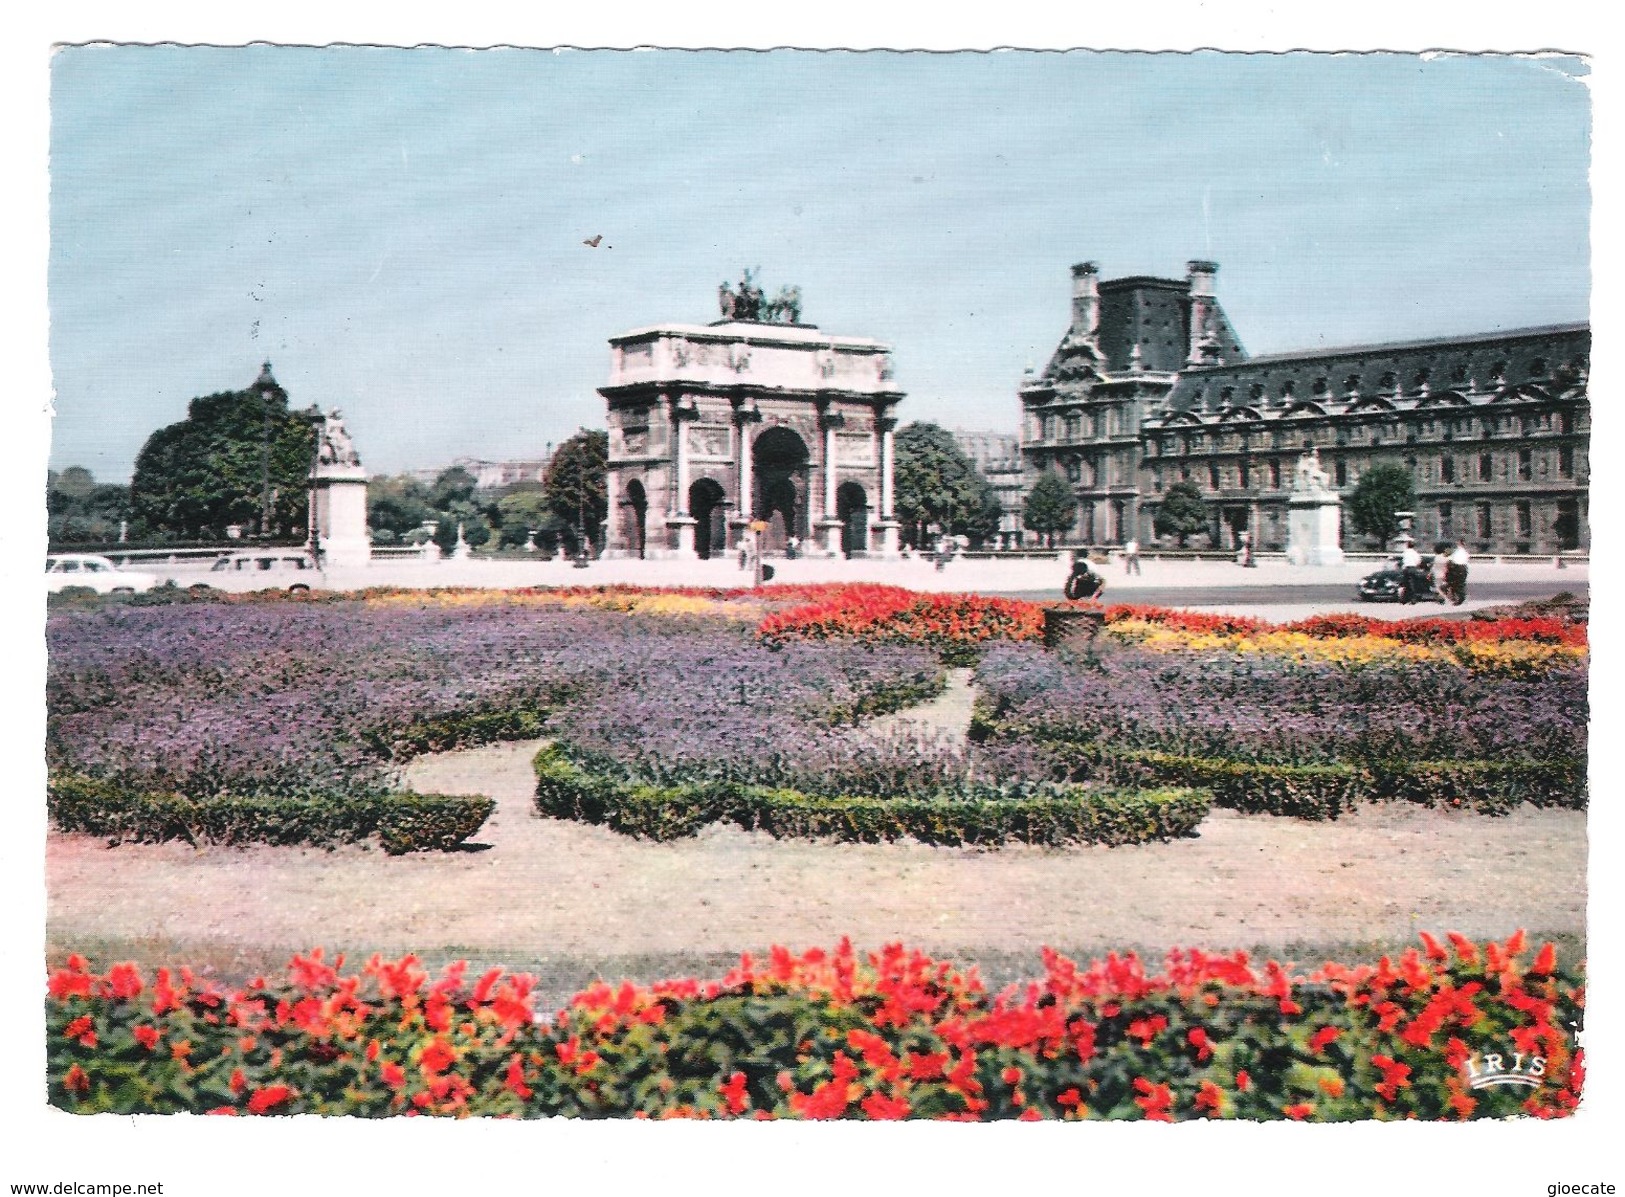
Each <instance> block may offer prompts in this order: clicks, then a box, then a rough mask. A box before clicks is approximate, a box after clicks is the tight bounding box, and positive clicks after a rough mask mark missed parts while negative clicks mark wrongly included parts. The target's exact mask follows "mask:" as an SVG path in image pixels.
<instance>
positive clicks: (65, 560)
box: [45, 553, 158, 594]
mask: <svg viewBox="0 0 1625 1197" xmlns="http://www.w3.org/2000/svg"><path fill="white" fill-rule="evenodd" d="M156 585H158V578H157V576H156V575H154V574H149V573H143V572H142V571H140V570H135V569H125V568H124V567H123V566H120V565H114V564H113V562H112V561H111V560H110V559H109V558H107V557H98V556H96V555H95V554H94V553H56V554H53V555H52V556H50V557H47V558H46V559H45V589H46V590H47V591H48V592H49V593H51V594H61V593H62V592H63V591H64V590H66V589H67V588H68V587H70V586H83V587H85V588H86V589H88V590H94V591H95V592H96V593H97V594H144V593H146V592H147V591H149V590H151V589H152V588H153V587H154V586H156Z"/></svg>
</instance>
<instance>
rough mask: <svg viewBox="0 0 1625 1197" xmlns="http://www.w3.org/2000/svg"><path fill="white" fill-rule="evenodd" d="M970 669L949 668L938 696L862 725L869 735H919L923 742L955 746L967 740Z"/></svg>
mask: <svg viewBox="0 0 1625 1197" xmlns="http://www.w3.org/2000/svg"><path fill="white" fill-rule="evenodd" d="M974 673H975V670H972V669H950V670H949V671H948V684H947V685H946V686H945V687H944V688H943V691H942V693H941V694H939V695H937V696H936V697H935V698H933V699H931V700H930V701H929V702H922V703H920V704H919V705H918V706H912V707H904V708H903V709H902V710H900V711H893V712H892V713H891V714H889V715H881V716H879V717H878V718H875V719H871V720H869V722H868V723H866V724H864V730H865V731H867V732H868V733H870V734H871V735H881V736H888V735H918V736H920V737H922V738H925V739H930V740H937V741H941V742H947V743H951V744H955V745H958V746H959V747H960V748H961V749H963V747H964V746H965V744H966V743H967V742H968V741H969V738H970V720H971V712H972V711H973V710H974V709H975V706H976V687H975V686H973V685H971V677H972V676H973V674H974Z"/></svg>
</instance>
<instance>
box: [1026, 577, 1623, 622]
mask: <svg viewBox="0 0 1625 1197" xmlns="http://www.w3.org/2000/svg"><path fill="white" fill-rule="evenodd" d="M1111 583H1112V577H1111V575H1110V574H1107V575H1106V601H1107V602H1121V603H1145V604H1147V605H1149V606H1153V607H1264V606H1268V607H1275V606H1298V605H1304V604H1323V603H1335V604H1338V605H1345V604H1348V603H1350V602H1351V601H1353V600H1354V587H1353V586H1352V585H1349V584H1347V583H1319V584H1315V585H1303V584H1287V585H1281V586H1145V587H1134V588H1133V589H1129V588H1127V587H1118V588H1115V589H1114V588H1113V587H1112V585H1111ZM1562 590H1567V591H1568V592H1569V593H1570V594H1574V595H1577V596H1579V597H1580V598H1589V596H1590V593H1591V585H1590V582H1589V581H1587V580H1586V579H1585V578H1584V577H1578V578H1576V579H1574V581H1573V582H1572V583H1571V582H1569V581H1567V580H1565V581H1561V582H1557V583H1553V582H1549V581H1539V580H1533V579H1531V580H1530V581H1527V582H1499V581H1497V582H1485V583H1483V584H1482V585H1472V584H1469V586H1468V588H1467V591H1468V595H1469V597H1470V600H1471V601H1473V602H1475V603H1482V602H1496V603H1502V602H1506V603H1513V602H1521V601H1523V600H1524V599H1539V598H1551V597H1552V595H1554V594H1557V593H1558V592H1559V591H1562ZM1002 595H1003V597H1006V598H1023V599H1031V600H1034V601H1045V602H1048V601H1054V600H1058V599H1059V598H1060V597H1061V589H1060V587H1058V586H1057V587H1056V588H1055V589H1054V590H1010V591H1004V592H1002ZM1359 606H1360V607H1362V608H1368V609H1370V610H1371V611H1372V612H1374V613H1375V612H1379V611H1384V610H1387V609H1389V607H1392V609H1393V610H1395V611H1407V612H1422V611H1429V610H1435V611H1436V610H1448V609H1449V608H1443V607H1440V606H1438V605H1437V604H1434V603H1420V604H1418V605H1417V606H1416V607H1414V608H1405V607H1402V606H1401V605H1400V604H1398V603H1394V604H1376V603H1362V604H1359Z"/></svg>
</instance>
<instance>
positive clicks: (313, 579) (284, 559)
mask: <svg viewBox="0 0 1625 1197" xmlns="http://www.w3.org/2000/svg"><path fill="white" fill-rule="evenodd" d="M321 584H322V571H321V570H320V569H318V568H317V567H316V559H315V558H314V557H312V556H311V555H310V554H309V553H307V552H305V551H304V550H303V549H251V550H249V551H247V552H243V553H232V554H231V555H230V556H227V557H222V558H220V560H218V561H216V562H215V563H214V565H213V566H212V567H211V568H210V570H209V580H208V582H206V583H205V582H199V583H197V584H196V585H195V586H194V589H199V588H201V587H203V586H210V587H213V588H214V589H217V590H226V591H230V592H231V593H233V594H242V593H245V592H247V591H251V590H286V591H287V592H288V593H289V594H301V593H304V592H306V591H308V590H310V588H311V587H313V586H320V585H321Z"/></svg>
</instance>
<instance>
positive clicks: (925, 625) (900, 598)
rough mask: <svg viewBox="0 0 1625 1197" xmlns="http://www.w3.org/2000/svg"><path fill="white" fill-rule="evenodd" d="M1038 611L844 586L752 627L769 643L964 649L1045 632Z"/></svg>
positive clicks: (965, 597) (1032, 606) (1010, 602)
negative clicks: (852, 640) (850, 640)
mask: <svg viewBox="0 0 1625 1197" xmlns="http://www.w3.org/2000/svg"><path fill="white" fill-rule="evenodd" d="M774 597H777V595H776V594H775V595H774ZM1043 612H1044V609H1043V607H1042V606H1041V605H1040V604H1038V603H1029V602H1024V601H1022V600H1020V599H1002V598H984V597H983V596H981V595H975V594H918V593H916V592H914V591H912V590H903V589H901V588H899V587H896V586H878V585H849V586H834V587H829V588H827V589H824V590H821V591H820V592H819V594H818V596H817V599H816V601H814V602H812V603H809V604H807V605H805V606H799V607H792V608H790V609H788V610H784V611H776V612H774V613H773V614H771V615H769V616H767V617H766V618H765V619H763V620H762V622H761V623H760V624H758V625H757V629H756V630H757V634H758V635H759V636H761V638H762V639H763V640H766V641H767V642H769V643H782V642H784V641H786V640H790V639H805V640H829V639H834V638H837V637H865V638H868V639H872V640H876V641H880V642H883V643H899V644H920V643H924V644H932V645H936V646H937V647H939V648H944V649H950V648H957V649H961V650H963V649H974V648H975V647H976V646H978V645H981V644H985V643H987V642H988V641H992V640H1038V639H1040V638H1042V636H1043V631H1044V614H1043Z"/></svg>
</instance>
